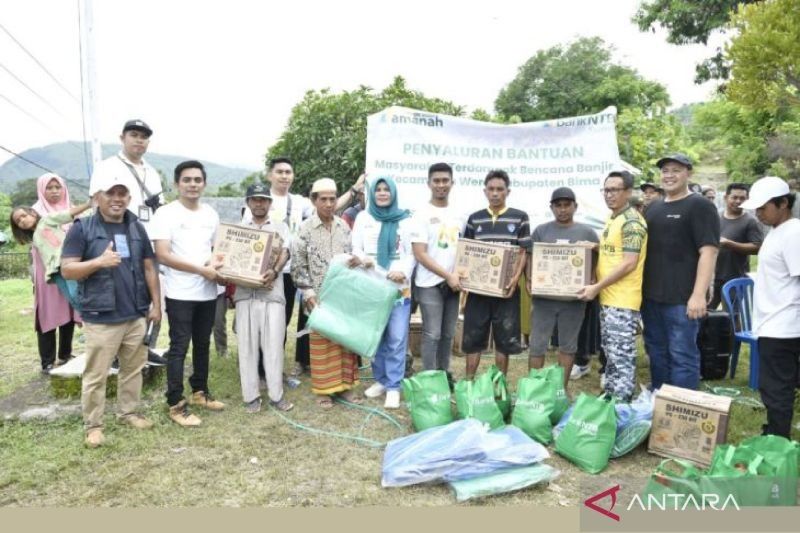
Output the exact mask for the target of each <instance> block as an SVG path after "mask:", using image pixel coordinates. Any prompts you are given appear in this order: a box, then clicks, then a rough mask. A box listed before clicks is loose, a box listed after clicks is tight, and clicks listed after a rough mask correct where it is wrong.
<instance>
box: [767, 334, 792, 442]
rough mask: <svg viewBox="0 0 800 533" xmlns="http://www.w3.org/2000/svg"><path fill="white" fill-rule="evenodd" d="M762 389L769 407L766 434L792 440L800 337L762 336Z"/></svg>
mask: <svg viewBox="0 0 800 533" xmlns="http://www.w3.org/2000/svg"><path fill="white" fill-rule="evenodd" d="M758 352H759V357H760V360H759V365H760V366H759V375H758V390H759V392H761V401H763V402H764V406H765V407H766V408H767V423H766V424H765V425H764V428H763V432H764V434H765V435H780V436H781V437H786V438H787V439H789V438H791V437H790V436H789V434H790V433H791V431H792V407H793V405H794V395H795V389H796V388H797V374H798V369H799V367H800V362H798V361H799V360H800V337H798V338H794V339H775V338H770V337H759V339H758Z"/></svg>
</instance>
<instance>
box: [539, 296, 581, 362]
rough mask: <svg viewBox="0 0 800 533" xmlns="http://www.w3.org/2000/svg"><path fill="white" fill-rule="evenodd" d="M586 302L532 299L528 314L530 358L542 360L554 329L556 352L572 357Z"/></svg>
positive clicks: (576, 348)
mask: <svg viewBox="0 0 800 533" xmlns="http://www.w3.org/2000/svg"><path fill="white" fill-rule="evenodd" d="M585 310H586V302H583V301H580V300H577V301H573V300H569V301H562V300H550V299H547V298H534V299H533V307H532V310H531V350H530V355H531V357H543V356H544V354H545V352H546V351H547V344H548V343H549V341H550V337H551V336H552V335H553V328H555V327H556V326H557V327H558V351H560V352H561V353H565V354H567V355H575V352H577V351H578V334H579V333H580V331H581V324H582V323H583V316H584V312H585Z"/></svg>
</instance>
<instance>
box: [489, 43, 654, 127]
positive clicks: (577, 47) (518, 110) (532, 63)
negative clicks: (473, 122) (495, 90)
mask: <svg viewBox="0 0 800 533" xmlns="http://www.w3.org/2000/svg"><path fill="white" fill-rule="evenodd" d="M611 52H612V49H611V47H610V46H608V45H606V43H605V42H604V41H603V40H602V39H600V38H599V37H591V38H581V39H578V40H576V41H574V42H572V43H569V44H568V45H558V46H554V47H552V48H549V49H547V50H540V51H539V52H537V53H536V55H534V56H533V57H531V58H530V59H528V61H527V62H525V64H524V65H522V66H521V67H520V68H519V72H518V74H517V76H516V78H514V80H512V81H511V83H509V84H508V85H507V86H506V87H505V88H504V89H502V90H501V91H500V94H499V95H498V97H497V99H496V100H495V109H496V110H497V112H498V114H500V115H502V116H504V117H511V116H514V115H516V116H518V117H519V118H520V119H521V120H522V121H523V122H532V121H537V120H546V119H552V118H558V117H569V116H574V115H584V114H589V113H596V112H598V111H601V110H602V109H604V108H606V107H608V106H610V105H615V106H617V109H618V110H619V111H622V110H624V109H626V108H629V107H639V108H642V109H644V110H646V111H648V112H650V111H657V110H659V109H663V108H664V107H666V106H667V105H669V95H668V94H667V90H666V89H665V88H664V86H662V85H661V84H659V83H656V82H652V81H648V80H645V79H644V78H642V77H641V76H640V75H639V74H638V73H637V72H636V70H634V69H632V68H629V67H624V66H620V65H615V64H613V63H611Z"/></svg>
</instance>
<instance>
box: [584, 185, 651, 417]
mask: <svg viewBox="0 0 800 533" xmlns="http://www.w3.org/2000/svg"><path fill="white" fill-rule="evenodd" d="M632 193H633V176H632V175H631V174H630V172H627V171H625V170H622V171H614V172H611V173H610V174H609V175H608V177H606V181H605V183H604V186H603V197H604V198H605V201H606V205H607V206H608V208H609V209H611V216H610V217H609V218H608V220H607V221H606V227H605V229H604V230H603V235H602V237H601V238H600V257H599V259H598V261H597V283H595V284H593V285H587V286H586V287H584V288H582V289H581V291H580V292H579V293H578V295H579V296H580V298H581V299H582V300H585V301H590V300H593V299H594V298H595V297H596V296H597V294H598V293H599V294H600V329H601V338H602V343H603V351H604V352H605V354H606V372H605V376H606V379H605V385H604V386H603V389H604V390H605V392H607V393H609V394H613V395H614V396H616V397H617V398H618V399H619V400H620V401H623V402H629V401H630V399H631V396H633V389H634V387H635V385H636V327H637V326H638V325H639V318H640V315H639V308H640V307H641V305H642V277H643V276H644V261H645V256H646V255H647V224H646V223H645V221H644V218H642V215H641V214H639V211H638V210H637V209H636V208H635V207H633V206H632V205H631V204H630V202H629V200H630V197H631V194H632Z"/></svg>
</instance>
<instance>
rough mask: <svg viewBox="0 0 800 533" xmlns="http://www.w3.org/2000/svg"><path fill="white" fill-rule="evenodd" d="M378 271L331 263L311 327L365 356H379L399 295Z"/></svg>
mask: <svg viewBox="0 0 800 533" xmlns="http://www.w3.org/2000/svg"><path fill="white" fill-rule="evenodd" d="M376 274H377V272H375V271H374V269H364V268H348V267H347V265H346V264H344V263H343V262H341V261H336V258H335V259H334V261H331V265H330V267H329V268H328V272H327V273H326V274H325V279H324V281H323V282H322V288H321V289H320V293H319V305H318V306H316V307H315V308H314V310H313V311H312V312H311V314H310V315H309V317H308V328H309V329H312V330H314V331H316V332H317V333H319V334H320V335H322V336H323V337H325V338H326V339H328V340H330V341H332V342H335V343H337V344H340V345H342V346H344V347H345V348H347V349H348V350H350V351H351V352H354V353H356V354H358V355H360V356H362V357H375V353H376V352H377V351H378V344H380V342H381V337H382V336H383V330H384V329H386V324H387V323H388V322H389V315H390V314H391V312H392V309H393V308H394V304H395V301H396V300H397V296H398V294H399V292H398V290H397V285H395V284H394V283H392V282H390V281H388V280H386V279H381V276H380V275H376Z"/></svg>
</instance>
